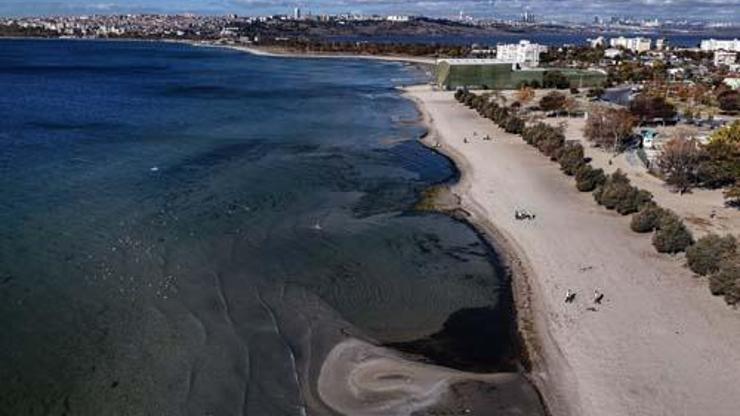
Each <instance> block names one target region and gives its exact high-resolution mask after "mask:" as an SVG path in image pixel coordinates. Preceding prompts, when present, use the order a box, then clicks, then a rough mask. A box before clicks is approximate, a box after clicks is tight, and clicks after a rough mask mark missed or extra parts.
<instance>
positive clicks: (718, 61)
mask: <svg viewBox="0 0 740 416" xmlns="http://www.w3.org/2000/svg"><path fill="white" fill-rule="evenodd" d="M737 54H738V52H728V51H714V66H722V65H726V66H730V65H732V64H734V63H735V62H737Z"/></svg>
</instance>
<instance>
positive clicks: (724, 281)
mask: <svg viewBox="0 0 740 416" xmlns="http://www.w3.org/2000/svg"><path fill="white" fill-rule="evenodd" d="M709 290H710V291H711V292H712V294H713V295H715V296H724V297H725V302H727V303H728V304H730V305H734V304H736V303H738V301H740V258H738V256H734V257H733V258H732V259H728V260H725V261H723V262H722V263H721V264H720V266H719V270H718V271H717V272H715V273H713V274H712V275H710V276H709Z"/></svg>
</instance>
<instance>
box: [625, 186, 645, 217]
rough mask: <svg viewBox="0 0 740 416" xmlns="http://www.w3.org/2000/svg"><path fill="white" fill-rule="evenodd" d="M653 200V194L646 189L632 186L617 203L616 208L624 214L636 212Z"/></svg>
mask: <svg viewBox="0 0 740 416" xmlns="http://www.w3.org/2000/svg"><path fill="white" fill-rule="evenodd" d="M652 200H653V194H651V193H650V192H648V191H646V190H644V189H639V188H635V187H634V186H633V187H630V190H629V192H627V195H625V197H624V198H622V200H620V201H619V203H618V204H617V207H616V210H617V212H618V213H620V214H622V215H629V214H634V213H635V212H637V211H639V210H641V209H642V207H644V206H645V205H647V204H648V203H650V202H651V201H652Z"/></svg>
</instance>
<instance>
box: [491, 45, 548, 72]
mask: <svg viewBox="0 0 740 416" xmlns="http://www.w3.org/2000/svg"><path fill="white" fill-rule="evenodd" d="M545 52H547V46H544V45H539V44H537V43H531V42H529V41H528V40H522V41H519V43H511V44H498V45H496V59H497V60H499V61H501V62H510V63H517V64H521V65H524V66H530V67H536V66H539V65H540V54H541V53H545Z"/></svg>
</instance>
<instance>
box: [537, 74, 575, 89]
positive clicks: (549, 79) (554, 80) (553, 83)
mask: <svg viewBox="0 0 740 416" xmlns="http://www.w3.org/2000/svg"><path fill="white" fill-rule="evenodd" d="M542 84H543V86H544V87H545V88H557V89H559V90H564V89H566V88H570V80H568V77H566V76H565V75H563V73H562V72H560V71H546V72H545V75H544V76H543V78H542Z"/></svg>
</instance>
